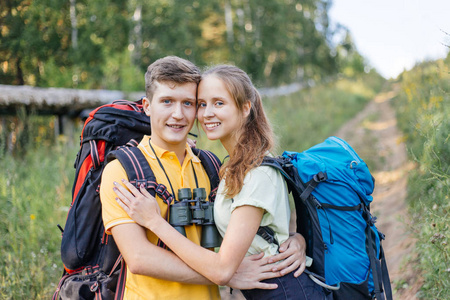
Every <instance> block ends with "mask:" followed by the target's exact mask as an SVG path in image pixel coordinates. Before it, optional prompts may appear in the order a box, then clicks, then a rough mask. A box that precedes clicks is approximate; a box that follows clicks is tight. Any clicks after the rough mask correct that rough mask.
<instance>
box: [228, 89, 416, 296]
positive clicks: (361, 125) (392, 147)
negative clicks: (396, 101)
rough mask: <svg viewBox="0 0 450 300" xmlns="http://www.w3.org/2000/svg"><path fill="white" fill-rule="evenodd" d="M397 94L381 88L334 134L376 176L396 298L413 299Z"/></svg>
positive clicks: (377, 211)
mask: <svg viewBox="0 0 450 300" xmlns="http://www.w3.org/2000/svg"><path fill="white" fill-rule="evenodd" d="M395 95H396V90H395V87H394V89H393V90H391V91H389V92H385V93H380V94H379V95H377V96H376V97H375V99H373V100H372V101H371V102H370V103H369V104H368V105H367V106H366V107H365V108H364V110H362V111H361V112H360V113H358V114H357V115H356V116H355V117H354V118H353V119H352V120H350V121H349V122H347V123H346V124H345V125H344V126H343V127H342V128H341V129H340V130H338V132H336V134H335V135H336V136H338V137H341V138H343V139H344V140H346V141H347V142H348V143H349V144H350V145H352V147H353V148H354V149H355V150H356V152H357V153H358V154H359V155H360V156H361V157H362V158H363V159H364V160H365V161H366V162H367V163H368V164H369V166H370V167H371V171H372V174H373V176H374V177H375V181H376V185H375V192H374V195H373V196H374V201H373V204H372V208H371V210H372V213H373V214H374V215H375V216H377V217H378V222H377V227H378V229H379V230H380V231H381V232H383V233H384V234H385V235H386V240H385V241H384V242H383V247H384V250H385V254H386V258H387V264H388V268H389V273H390V277H391V283H392V288H393V290H394V299H401V300H414V299H417V298H416V296H415V295H416V293H417V291H418V289H419V288H420V286H421V281H420V280H419V279H418V278H417V274H416V273H415V272H414V270H412V268H411V266H410V265H408V264H407V259H408V258H410V257H411V255H412V254H411V250H412V248H413V247H414V239H413V238H412V237H411V236H410V235H409V234H408V226H407V225H406V224H407V222H408V220H409V218H408V213H407V206H406V203H405V199H406V193H407V173H408V171H409V170H411V169H412V168H413V167H414V165H413V164H412V163H410V162H408V159H407V153H406V147H405V144H404V143H403V142H402V134H401V132H400V131H399V130H398V129H397V126H396V125H397V121H396V117H395V111H394V109H393V108H392V107H391V104H390V101H391V99H392V98H393V97H394V96H395ZM221 294H222V298H223V299H234V300H237V299H243V298H242V295H241V294H240V293H239V291H237V292H233V295H230V294H229V289H226V290H222V293H221Z"/></svg>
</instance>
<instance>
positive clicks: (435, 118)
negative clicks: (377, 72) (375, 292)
mask: <svg viewBox="0 0 450 300" xmlns="http://www.w3.org/2000/svg"><path fill="white" fill-rule="evenodd" d="M449 62H450V56H449V57H447V59H446V60H438V61H436V62H425V63H422V64H420V65H417V66H416V67H415V68H413V69H412V70H411V71H409V72H405V73H403V74H402V75H401V76H400V79H401V87H402V91H401V93H400V95H399V96H398V97H397V99H396V101H395V102H396V107H397V113H398V121H399V126H400V127H401V128H402V130H403V132H404V133H405V138H406V143H407V146H408V148H409V150H410V155H411V157H412V159H414V160H415V161H416V162H417V163H418V168H417V169H416V170H415V171H413V172H412V173H411V174H410V177H409V182H408V189H409V191H408V201H409V205H410V210H411V215H412V216H413V222H412V224H413V230H414V232H417V234H418V236H417V238H418V243H417V244H416V246H417V247H416V251H417V252H418V257H419V258H420V261H419V265H418V268H419V269H420V272H421V273H422V274H423V276H424V280H425V281H424V285H423V287H422V290H421V293H420V297H421V298H424V299H450V268H449V266H450V260H449V246H448V243H449V235H450V229H449V222H448V220H449V213H450V201H449V200H450V199H449V195H450V188H449V186H450V175H449V174H450V147H449V145H450V118H449V116H450V75H449V74H450V73H449Z"/></svg>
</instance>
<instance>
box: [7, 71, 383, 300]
mask: <svg viewBox="0 0 450 300" xmlns="http://www.w3.org/2000/svg"><path fill="white" fill-rule="evenodd" d="M375 93H376V92H375V91H374V90H373V89H372V88H370V87H367V86H364V84H363V83H362V82H361V81H350V80H346V79H345V80H339V81H336V82H334V83H328V84H326V85H322V86H317V87H315V88H310V89H305V90H302V91H301V92H299V93H296V94H293V95H290V96H286V97H280V98H274V99H263V101H264V105H265V107H266V110H267V112H268V115H269V117H270V118H271V120H272V122H273V124H274V127H275V131H276V133H277V135H278V136H279V137H280V149H290V150H292V149H294V150H297V151H302V150H304V149H306V148H308V147H310V146H312V145H313V144H315V143H318V142H321V141H322V140H324V139H325V138H326V137H328V136H329V135H332V134H333V133H334V132H335V130H336V129H337V128H339V126H341V125H342V124H343V123H345V122H346V121H347V120H348V119H350V118H351V117H353V116H354V115H355V114H356V113H357V112H358V111H359V110H361V109H362V108H363V107H364V105H365V104H366V103H367V101H368V100H369V99H370V98H371V97H372V96H373V95H374V94H375ZM54 121H55V120H54V119H52V118H47V119H46V118H43V117H33V116H31V117H27V116H25V115H24V114H23V113H22V114H19V115H18V117H16V119H14V120H7V121H6V122H3V123H2V124H6V125H7V126H6V125H5V126H6V127H7V128H5V127H1V126H0V129H1V135H0V150H1V151H0V235H1V236H2V238H1V239H0V247H1V249H2V251H1V253H0V298H1V299H50V298H51V296H52V294H53V292H54V290H55V288H56V285H57V283H58V281H59V279H60V276H61V274H62V263H61V259H60V243H61V233H60V231H59V230H58V228H57V224H61V226H62V227H64V224H65V219H66V216H67V211H68V209H69V207H68V206H69V205H70V199H71V189H72V183H73V176H74V168H73V162H74V159H75V156H76V152H77V150H78V146H71V147H69V146H68V145H70V144H73V145H76V143H75V142H72V143H69V142H71V140H67V139H64V138H61V137H60V138H57V139H54V138H51V137H49V136H51V135H52V133H53V131H54V128H53V122H54ZM17 124H18V125H17ZM19 125H20V126H19ZM194 131H195V130H194ZM11 133H14V134H13V135H11ZM78 134H79V132H78V133H77V136H76V137H78ZM10 136H15V137H16V138H15V140H16V145H15V146H16V148H15V149H16V152H15V153H13V154H12V153H10V152H8V150H6V149H7V148H8V147H7V146H6V140H7V139H8V137H10ZM19 137H20V138H19ZM198 145H199V147H202V148H207V149H210V150H212V151H214V152H216V153H217V154H218V155H219V157H221V158H223V157H224V156H225V150H224V149H223V148H222V146H221V145H220V143H214V142H210V141H207V140H206V138H205V136H204V135H202V136H201V137H200V138H199V142H198Z"/></svg>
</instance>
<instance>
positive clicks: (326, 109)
mask: <svg viewBox="0 0 450 300" xmlns="http://www.w3.org/2000/svg"><path fill="white" fill-rule="evenodd" d="M379 87H380V85H379V84H378V85H377V86H375V87H372V86H369V85H367V84H365V82H364V81H361V80H350V79H340V80H337V81H334V82H331V83H327V84H322V85H320V86H317V87H313V88H307V89H304V90H301V91H299V92H297V93H294V94H291V95H288V96H281V97H274V98H263V104H264V108H265V111H266V113H267V115H268V117H269V119H270V121H271V123H272V126H273V128H274V132H275V134H276V136H277V138H278V145H279V147H278V149H276V152H277V153H276V154H281V153H282V152H283V151H284V150H289V151H297V152H301V151H303V150H306V149H308V148H309V147H311V146H313V145H315V144H317V143H320V142H322V141H323V140H325V139H326V138H327V137H328V136H331V135H333V134H334V133H335V132H336V131H337V129H339V127H340V126H342V125H343V124H344V123H345V122H346V121H348V120H349V119H351V118H352V117H353V116H354V115H355V114H356V113H358V112H359V111H361V110H362V109H363V108H364V106H365V105H366V104H367V103H368V101H369V100H370V99H371V98H372V97H374V96H375V95H376V93H377V92H378V91H379ZM196 133H198V134H199V135H200V138H199V142H198V143H197V145H198V146H199V147H204V148H207V149H210V150H212V151H213V152H214V153H217V155H218V156H219V158H223V157H225V156H226V151H225V149H224V148H223V147H222V146H221V145H220V142H218V141H215V142H211V141H208V140H207V139H206V137H205V135H204V134H202V132H201V129H200V130H196Z"/></svg>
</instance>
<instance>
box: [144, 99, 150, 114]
mask: <svg viewBox="0 0 450 300" xmlns="http://www.w3.org/2000/svg"><path fill="white" fill-rule="evenodd" d="M142 106H143V108H144V112H145V114H146V115H147V116H149V117H150V100H148V98H147V97H144V98H142Z"/></svg>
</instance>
